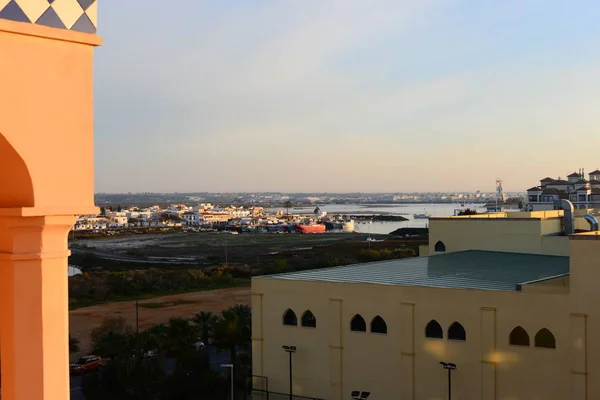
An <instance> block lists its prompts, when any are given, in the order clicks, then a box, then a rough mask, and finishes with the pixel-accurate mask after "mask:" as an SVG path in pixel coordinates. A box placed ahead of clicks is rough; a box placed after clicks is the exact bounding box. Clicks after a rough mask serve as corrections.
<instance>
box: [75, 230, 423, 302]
mask: <svg viewBox="0 0 600 400" xmlns="http://www.w3.org/2000/svg"><path fill="white" fill-rule="evenodd" d="M365 238H366V235H349V234H326V235H274V234H272V235H269V234H262V235H261V234H243V235H238V236H235V237H231V236H229V235H219V234H209V233H200V234H198V233H189V234H173V235H164V236H156V235H144V236H138V237H135V238H118V239H114V238H113V239H102V240H81V241H77V242H75V246H76V248H78V249H81V250H84V251H85V252H84V253H82V252H77V253H74V254H72V255H71V257H70V259H69V264H71V265H77V266H78V267H79V268H81V270H82V271H83V274H81V275H76V276H73V277H71V278H70V279H69V290H70V291H69V296H70V306H71V308H72V309H73V308H79V307H85V306H89V305H93V304H98V303H103V302H107V301H125V300H133V299H136V298H137V299H143V298H151V297H157V296H162V295H169V294H177V293H185V292H192V291H202V290H213V289H220V288H227V287H235V286H248V285H249V279H250V278H251V277H252V276H258V275H269V274H277V273H284V272H293V271H303V270H309V269H316V268H328V267H335V266H340V265H347V264H353V263H358V262H368V261H379V260H389V259H395V258H404V257H413V256H415V255H416V254H417V249H418V245H419V244H421V243H424V242H425V241H426V240H427V239H425V238H423V239H420V238H408V239H407V238H398V237H388V238H386V240H385V241H382V242H373V243H370V244H367V243H366V242H365V241H364V239H365ZM369 246H370V248H371V249H370V250H367V249H368V247H369ZM115 249H117V250H115ZM226 249H227V250H226ZM226 251H227V256H228V257H227V266H223V264H224V263H225V253H226ZM112 255H116V256H117V258H119V257H129V258H133V259H136V260H138V261H137V262H133V261H123V260H121V259H107V258H104V257H110V256H112ZM155 257H159V258H163V259H164V258H165V257H173V260H176V258H177V257H185V258H186V259H192V260H193V259H196V262H195V263H188V264H176V263H175V261H174V262H173V263H164V262H163V263H160V264H153V263H151V260H155V259H156V258H155ZM169 306H170V305H169V304H160V303H158V304H156V303H149V304H148V303H147V304H145V305H144V307H146V308H153V307H154V308H162V307H169Z"/></svg>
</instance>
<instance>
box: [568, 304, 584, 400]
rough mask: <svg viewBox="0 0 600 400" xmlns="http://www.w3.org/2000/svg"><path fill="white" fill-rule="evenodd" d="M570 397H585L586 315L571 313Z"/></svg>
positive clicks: (577, 398)
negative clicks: (571, 363) (571, 361)
mask: <svg viewBox="0 0 600 400" xmlns="http://www.w3.org/2000/svg"><path fill="white" fill-rule="evenodd" d="M571 351H572V359H573V366H572V368H571V399H572V400H586V399H587V360H586V353H587V315H586V314H578V313H572V314H571Z"/></svg>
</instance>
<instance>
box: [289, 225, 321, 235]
mask: <svg viewBox="0 0 600 400" xmlns="http://www.w3.org/2000/svg"><path fill="white" fill-rule="evenodd" d="M294 228H295V229H296V232H299V233H323V232H325V229H326V228H325V225H323V224H311V225H306V224H294Z"/></svg>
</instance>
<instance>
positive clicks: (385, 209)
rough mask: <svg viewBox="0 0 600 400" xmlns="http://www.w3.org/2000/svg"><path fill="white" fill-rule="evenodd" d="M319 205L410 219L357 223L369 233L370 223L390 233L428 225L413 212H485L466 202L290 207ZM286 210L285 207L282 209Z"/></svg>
mask: <svg viewBox="0 0 600 400" xmlns="http://www.w3.org/2000/svg"><path fill="white" fill-rule="evenodd" d="M317 206H318V207H319V209H320V210H321V212H326V213H327V214H349V215H350V214H351V215H373V214H391V215H401V216H403V217H404V218H408V221H402V222H373V223H372V224H369V223H358V222H357V223H356V224H355V228H356V230H358V231H359V232H364V233H368V232H369V225H371V228H370V229H371V233H376V234H388V233H390V232H393V231H395V230H396V229H398V228H425V227H427V226H428V220H427V219H414V218H413V214H427V215H431V216H432V217H447V216H450V215H454V210H464V209H467V208H471V209H476V210H478V211H479V212H484V211H485V209H484V205H483V204H466V205H465V206H464V207H463V206H462V205H461V204H452V203H450V204H448V203H443V204H377V205H370V204H324V205H320V204H315V205H314V206H308V207H302V208H290V213H294V214H312V212H313V211H314V209H315V208H316V207H317ZM282 210H283V211H285V209H282Z"/></svg>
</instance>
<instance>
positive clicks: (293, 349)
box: [281, 346, 296, 400]
mask: <svg viewBox="0 0 600 400" xmlns="http://www.w3.org/2000/svg"><path fill="white" fill-rule="evenodd" d="M281 347H283V349H284V350H285V351H286V353H288V354H289V355H290V400H292V399H293V397H292V396H293V394H292V380H293V375H292V354H294V353H295V352H296V346H281Z"/></svg>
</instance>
